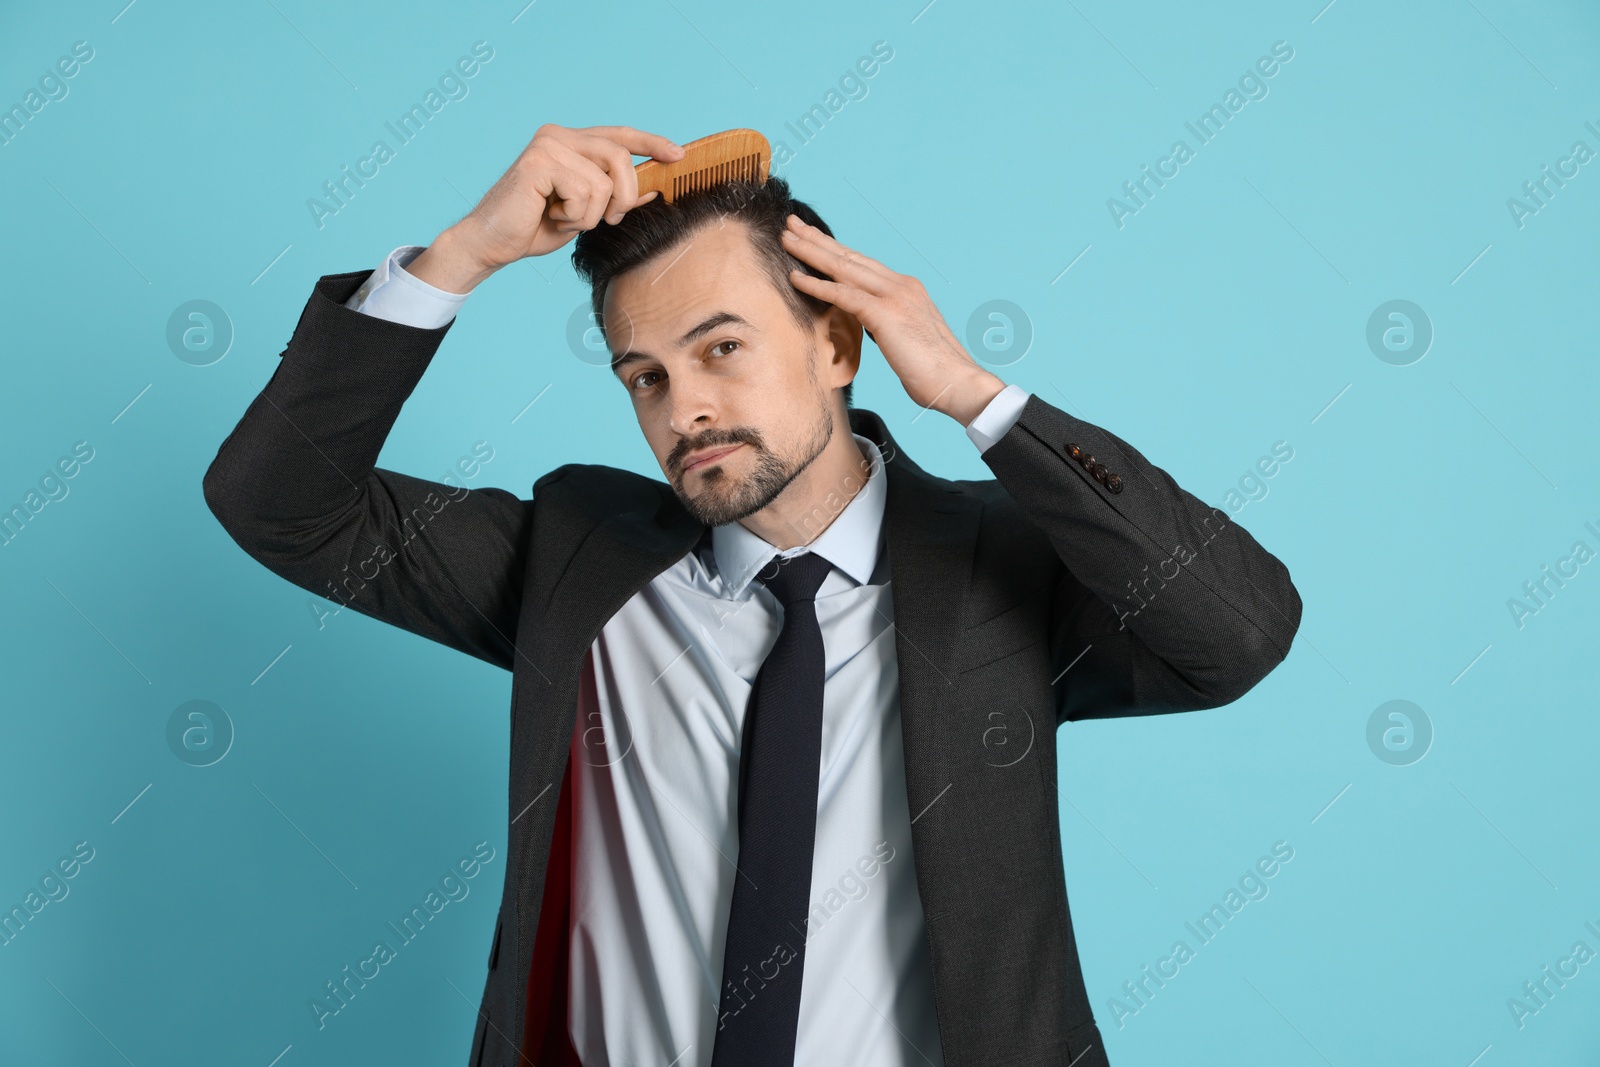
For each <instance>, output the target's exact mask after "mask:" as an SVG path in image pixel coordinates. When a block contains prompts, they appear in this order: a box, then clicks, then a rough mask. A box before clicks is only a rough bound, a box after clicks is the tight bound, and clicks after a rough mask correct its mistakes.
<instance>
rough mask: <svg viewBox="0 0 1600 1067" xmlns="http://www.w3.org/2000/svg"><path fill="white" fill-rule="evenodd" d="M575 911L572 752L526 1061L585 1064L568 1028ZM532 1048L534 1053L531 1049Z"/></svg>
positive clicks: (544, 908) (531, 981) (542, 919)
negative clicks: (569, 981) (569, 965)
mask: <svg viewBox="0 0 1600 1067" xmlns="http://www.w3.org/2000/svg"><path fill="white" fill-rule="evenodd" d="M571 915H572V751H571V750H570V749H569V750H568V752H567V767H566V770H565V772H564V773H563V775H562V778H561V799H560V801H558V802H557V805H556V825H555V832H554V833H553V834H552V835H551V838H550V857H549V861H548V863H547V864H546V866H545V874H544V899H543V903H542V905H541V907H540V909H539V929H538V932H537V933H536V934H535V935H534V940H533V965H532V967H531V968H530V969H529V971H528V1001H527V1025H526V1026H525V1028H524V1034H523V1041H522V1050H521V1052H522V1057H521V1058H522V1062H523V1063H524V1064H530V1065H537V1067H583V1061H582V1060H580V1059H578V1051H577V1049H575V1048H573V1047H572V1039H571V1036H570V1035H569V1034H568V1033H567V986H568V956H569V952H570V945H571V922H570V919H571ZM530 1053H531V1054H530Z"/></svg>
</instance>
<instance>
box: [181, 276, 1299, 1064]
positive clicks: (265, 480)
mask: <svg viewBox="0 0 1600 1067" xmlns="http://www.w3.org/2000/svg"><path fill="white" fill-rule="evenodd" d="M368 273H370V272H367V271H361V272H357V273H352V274H339V275H329V276H326V277H324V278H322V279H321V280H319V281H318V283H317V285H316V287H315V290H314V291H313V293H312V296H311V298H310V300H309V302H308V303H307V304H306V307H305V310H304V311H303V313H302V314H301V316H300V321H299V323H298V325H297V326H296V328H295V331H294V335H293V337H292V338H291V339H290V341H289V344H288V347H287V348H286V349H285V350H284V351H283V352H282V353H281V357H280V361H279V363H278V366H277V367H276V369H275V371H274V373H273V376H272V379H271V380H270V381H269V382H268V383H267V385H266V386H265V387H264V388H263V390H262V392H261V395H260V396H258V397H257V398H256V399H255V400H254V401H253V402H252V403H251V404H250V407H249V408H248V410H246V412H245V414H244V417H243V418H242V419H241V420H240V422H239V425H238V426H237V428H235V429H234V431H233V432H232V433H231V434H230V435H229V436H228V438H227V440H225V441H224V442H223V443H222V446H221V448H220V449H219V451H218V453H217V456H216V459H215V460H214V461H213V462H212V464H211V466H210V469H209V470H208V471H207V472H206V476H205V482H204V489H205V498H206V502H207V503H208V505H209V506H210V508H211V510H212V512H213V513H214V514H215V515H216V517H217V519H218V521H219V522H220V523H221V524H222V526H223V527H224V529H226V530H227V532H228V533H229V535H230V536H232V537H233V539H234V540H235V541H236V542H238V544H239V545H240V546H241V547H242V548H243V549H244V550H245V551H246V552H247V553H249V555H250V556H251V557H253V558H254V559H256V560H257V561H259V562H260V563H262V564H263V565H265V566H266V567H268V568H270V569H271V570H272V571H273V572H274V573H276V574H278V575H280V576H282V577H283V578H284V579H286V580H288V581H290V582H293V583H294V584H296V585H298V586H301V587H303V588H305V589H308V590H310V591H311V592H314V593H318V594H321V595H323V596H326V597H329V598H331V599H336V600H339V601H341V602H346V603H348V604H349V605H350V606H351V607H352V608H354V609H356V610H358V611H361V612H363V613H365V614H368V615H371V616H373V617H375V618H378V619H382V620H383V621H385V622H389V623H392V624H394V625H396V626H400V627H403V628H404V629H407V630H410V631H412V632H414V633H417V634H421V635H422V636H424V637H427V638H430V639H432V640H434V641H438V642H441V643H443V644H445V645H448V646H450V647H451V648H455V649H459V650H460V651H462V652H465V653H467V654H469V655H472V656H476V657H478V658H480V659H483V660H486V661H488V662H490V663H494V664H497V665H499V666H501V667H504V668H506V669H507V670H509V671H511V672H512V700H511V746H510V747H511V767H510V778H509V796H508V803H507V809H506V810H507V821H508V826H509V831H508V852H509V857H508V860H507V864H506V875H505V877H506V881H505V887H504V893H503V897H502V900H501V904H500V914H499V920H498V922H497V923H496V926H495V935H494V943H493V945H492V946H491V949H490V953H489V963H488V968H489V972H488V977H487V980H486V983H485V986H484V992H483V1001H482V1004H481V1007H480V1009H479V1018H478V1026H477V1031H476V1033H475V1035H474V1039H473V1047H472V1052H471V1058H470V1060H469V1064H471V1065H478V1064H482V1065H486V1067H487V1065H505V1067H511V1065H513V1064H528V1063H540V1064H547V1065H548V1064H557V1063H563V1062H576V1059H575V1058H574V1057H573V1056H572V1054H571V1050H570V1048H569V1047H568V1046H567V1042H566V1036H565V1031H566V1026H565V1003H566V1001H565V995H566V990H565V973H564V972H565V956H564V944H563V935H564V931H565V921H564V916H565V914H566V911H565V909H566V908H567V907H568V906H569V903H570V902H568V901H566V900H565V898H564V893H565V889H564V887H565V884H566V879H565V878H564V877H561V876H560V875H559V872H561V871H564V869H565V866H564V865H565V864H566V863H567V862H569V855H568V853H567V849H568V848H569V847H570V843H569V842H568V841H567V840H566V835H565V834H564V833H562V832H561V829H564V825H565V823H564V820H561V819H558V818H557V813H558V808H560V807H561V804H560V801H559V798H561V797H562V796H564V795H565V789H564V788H563V783H564V782H565V780H566V774H565V772H566V765H567V760H568V755H569V746H570V741H571V737H572V730H573V725H574V720H575V716H576V709H577V699H578V679H579V671H580V668H581V666H582V663H583V659H584V655H585V653H586V651H587V650H588V648H589V646H590V644H591V643H592V642H593V641H594V639H595V637H596V636H597V635H598V633H599V631H600V628H601V627H602V626H603V625H604V624H605V622H606V621H607V620H608V619H609V618H610V617H611V616H612V615H613V614H614V613H615V612H616V611H617V610H618V609H619V608H621V607H622V605H623V604H624V603H625V602H626V601H627V600H628V599H629V598H630V597H632V596H633V595H634V593H636V592H637V591H638V590H639V589H641V588H642V587H643V586H644V585H646V584H647V583H648V582H649V581H650V580H651V579H652V578H653V577H655V576H656V575H657V574H659V573H661V572H662V571H663V570H665V569H666V568H668V567H670V566H671V565H672V564H673V563H674V562H676V561H677V560H679V559H680V558H681V557H682V556H683V555H684V554H685V553H686V552H688V551H689V550H690V549H691V548H692V547H693V546H694V545H695V544H696V542H697V541H698V540H699V538H700V537H701V536H702V535H703V534H704V533H705V532H706V528H705V527H704V526H702V525H701V524H700V523H698V522H697V521H695V520H694V519H693V518H692V517H691V516H690V515H689V514H688V512H687V511H686V510H685V509H684V507H683V506H682V504H681V502H680V501H679V500H678V499H677V497H676V495H675V494H674V493H673V491H672V489H671V488H670V487H669V486H668V485H667V484H666V483H665V482H663V481H660V480H657V479H654V478H648V477H644V476H642V475H639V474H634V473H631V472H629V471H624V470H618V469H616V468H612V467H606V466H598V465H592V464H582V463H569V464H566V465H564V466H561V467H558V468H556V469H555V470H552V471H550V472H549V473H548V474H545V475H544V476H543V477H541V478H540V479H539V480H538V481H537V482H535V483H534V486H533V492H532V499H529V500H524V499H520V498H519V497H517V496H516V495H514V494H512V493H510V492H507V491H505V490H502V489H495V488H484V489H465V488H461V487H458V486H451V485H446V484H442V483H439V482H432V481H425V480H423V479H420V478H414V477H411V476H409V475H405V474H400V473H397V472H394V471H389V470H384V469H382V468H378V467H376V466H375V465H374V464H375V463H376V460H377V458H378V455H379V451H380V450H381V448H382V446H383V443H384V440H385V438H386V436H387V435H388V433H389V430H390V427H391V426H392V425H393V423H394V420H395V418H396V417H397V416H398V415H399V413H400V409H401V405H402V404H403V403H404V402H405V400H406V398H407V397H408V396H409V395H410V394H411V391H412V389H413V388H414V387H415V386H416V384H417V382H418V380H419V379H420V378H421V376H422V374H423V372H424V370H425V369H426V368H427V366H428V363H429V361H430V360H431V359H432V357H433V354H434V352H435V350H436V349H437V348H438V346H439V344H440V342H441V341H442V340H443V339H444V336H445V334H446V333H447V332H448V331H449V328H450V327H449V325H446V326H443V327H441V328H439V329H436V330H423V329H418V328H415V327H410V326H405V325H401V324H399V323H393V322H388V321H385V320H382V319H378V318H374V317H372V316H368V315H363V314H360V313H358V312H355V311H351V310H350V309H348V308H346V307H344V301H345V300H346V299H347V298H348V297H349V296H350V295H351V294H352V293H353V292H354V291H355V290H356V288H357V287H358V286H359V285H360V284H361V283H362V282H363V281H364V280H365V279H366V277H367V275H368ZM850 426H851V429H853V430H854V431H855V432H857V433H860V434H863V435H865V436H867V437H870V438H871V439H872V440H873V441H875V442H876V443H877V444H878V446H879V448H881V449H882V450H883V453H884V457H885V460H886V464H885V471H886V473H887V477H888V504H887V511H886V514H885V520H884V521H885V523H886V525H887V545H888V553H889V560H890V573H891V578H892V580H893V582H894V610H895V620H894V621H895V630H896V633H895V648H896V655H897V661H898V667H899V677H900V714H901V721H902V731H903V737H904V745H905V770H906V791H907V794H908V796H907V801H908V803H909V806H910V810H911V811H912V812H915V813H919V815H918V817H917V818H916V820H915V822H914V823H913V825H912V828H911V829H912V845H913V854H914V863H915V869H916V879H917V887H918V890H919V893H920V896H921V901H922V908H923V912H924V915H925V917H926V920H927V930H928V945H929V950H930V957H931V961H932V979H933V991H934V999H935V1004H936V1009H937V1014H938V1022H939V1032H940V1041H941V1045H942V1049H943V1053H944V1060H945V1063H946V1064H948V1065H950V1067H978V1065H983V1067H1001V1065H1016V1067H1023V1065H1040V1067H1042V1065H1045V1064H1059V1065H1065V1064H1068V1063H1071V1064H1073V1067H1095V1065H1101V1067H1104V1065H1105V1064H1106V1063H1107V1060H1106V1056H1105V1051H1104V1048H1103V1047H1102V1045H1101V1041H1100V1034H1099V1032H1098V1030H1097V1029H1096V1027H1095V1022H1094V1016H1093V1014H1092V1013H1091V1010H1090V1006H1089V999H1088V996H1087V994H1086V991H1085V989H1084V983H1083V977H1082V973H1081V971H1080V968H1079V961H1078V951H1077V946H1076V943H1075V941H1074V936H1073V928H1072V921H1071V918H1070V915H1069V911H1068V907H1067V895H1066V884H1065V878H1064V868H1063V859H1062V852H1061V840H1060V836H1059V825H1058V813H1059V803H1060V797H1059V795H1058V791H1057V789H1058V787H1057V780H1056V745H1055V732H1056V728H1057V727H1058V726H1060V725H1061V724H1062V723H1063V722H1067V721H1071V720H1077V719H1088V718H1097V717H1103V716H1114V715H1146V714H1154V713H1160V712H1174V711H1185V710H1193V709H1199V708H1215V707H1218V706H1221V705H1224V704H1227V703H1229V702H1230V701H1234V700H1237V699H1238V698H1239V697H1241V696H1242V695H1244V694H1245V693H1246V692H1248V691H1249V690H1250V689H1251V687H1252V686H1254V685H1255V684H1256V683H1257V682H1258V681H1260V680H1261V679H1262V678H1263V677H1264V676H1265V675H1266V674H1267V673H1268V672H1269V671H1271V670H1272V669H1273V667H1274V666H1276V665H1277V664H1278V663H1279V662H1280V661H1281V660H1282V659H1283V658H1284V656H1285V655H1286V654H1287V653H1288V651H1289V645H1290V642H1291V641H1292V639H1293V637H1294V634H1295V631H1296V629H1297V628H1298V626H1299V622H1300V608H1301V605H1300V597H1299V595H1298V593H1297V592H1296V591H1295V588H1294V585H1293V583H1292V582H1291V581H1290V578H1289V572H1288V570H1287V568H1285V567H1284V565H1283V564H1282V563H1281V562H1279V560H1278V559H1277V558H1276V557H1274V556H1273V555H1272V554H1271V553H1269V552H1267V551H1266V550H1265V549H1264V548H1262V547H1261V546H1260V545H1259V544H1257V543H1256V541H1255V539H1254V538H1252V537H1251V536H1250V534H1249V533H1248V532H1246V531H1245V530H1244V529H1243V528H1242V527H1240V526H1239V525H1238V524H1237V523H1235V522H1232V521H1230V520H1229V518H1228V516H1227V515H1226V514H1224V513H1223V512H1221V511H1220V510H1217V509H1215V508H1211V507H1208V506H1207V505H1205V504H1203V503H1202V502H1201V501H1200V500H1198V499H1196V498H1195V497H1194V496H1192V495H1190V494H1189V493H1188V492H1186V491H1184V490H1183V489H1181V488H1179V487H1178V485H1177V484H1176V483H1175V482H1174V481H1173V480H1172V478H1171V477H1169V476H1168V475H1167V474H1166V472H1164V471H1163V470H1161V469H1160V468H1158V467H1156V466H1155V465H1154V464H1152V463H1150V461H1149V460H1147V459H1145V457H1144V456H1142V455H1140V454H1139V452H1138V451H1136V450H1135V449H1134V448H1133V447H1132V446H1131V445H1129V444H1128V443H1127V442H1125V441H1123V440H1121V439H1120V438H1118V437H1116V436H1114V435H1112V434H1110V433H1108V432H1106V431H1105V430H1103V429H1101V428H1099V427H1098V426H1094V425H1092V424H1090V423H1087V422H1084V421H1081V420H1079V419H1077V418H1075V417H1073V416H1071V415H1069V414H1067V413H1066V412H1064V411H1061V410H1060V409H1058V408H1056V407H1054V406H1052V405H1050V404H1049V403H1047V402H1045V401H1044V400H1042V399H1040V398H1039V397H1038V396H1032V397H1030V398H1029V400H1028V401H1027V405H1026V407H1024V409H1023V411H1022V415H1021V418H1020V419H1019V421H1018V422H1017V423H1016V425H1015V426H1013V427H1012V428H1011V429H1010V430H1009V431H1008V432H1007V433H1006V435H1005V436H1004V437H1003V438H1001V439H1000V440H999V441H998V442H996V443H995V444H994V445H992V446H991V447H990V448H989V449H988V450H987V451H985V452H984V453H983V460H984V462H985V463H986V464H988V466H989V469H990V470H992V471H993V472H994V474H995V477H994V478H993V479H987V480H982V481H965V480H963V481H951V480H948V479H945V478H940V477H938V476H937V475H934V474H930V473H928V472H926V471H924V470H922V468H920V467H918V466H917V465H916V464H915V463H913V462H912V461H911V458H910V457H909V456H907V455H906V454H905V453H904V452H903V451H901V450H900V448H899V447H898V446H897V445H896V444H895V441H894V439H893V437H891V436H890V434H889V431H888V429H887V428H886V427H885V426H884V424H883V421H882V420H881V419H879V418H878V416H877V415H875V414H873V413H872V412H871V411H866V410H862V409H859V408H856V409H852V410H851V412H850ZM374 669H377V665H374ZM552 787H554V788H552ZM558 826H559V828H558ZM547 887H548V888H549V889H550V890H551V891H550V892H547ZM552 893H553V894H554V896H552ZM519 1050H522V1051H523V1052H524V1056H523V1057H522V1058H520V1059H519V1056H518V1051H519ZM670 1058H671V1056H670V1053H668V1052H667V1050H663V1062H665V1061H666V1060H667V1059H670Z"/></svg>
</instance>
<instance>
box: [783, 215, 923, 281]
mask: <svg viewBox="0 0 1600 1067" xmlns="http://www.w3.org/2000/svg"><path fill="white" fill-rule="evenodd" d="M784 232H785V233H793V234H796V235H797V236H799V237H800V239H801V240H802V241H805V242H808V243H810V244H813V245H815V246H816V247H818V248H820V249H822V250H823V251H824V252H831V253H833V254H834V255H836V256H838V257H839V258H840V261H841V262H845V263H854V264H860V265H861V266H863V267H866V268H867V269H868V270H871V271H873V272H874V273H876V274H879V275H881V276H882V277H884V278H886V279H888V280H891V281H893V280H895V279H897V278H899V277H900V275H899V274H897V273H896V272H894V271H892V270H890V269H889V268H888V267H886V266H884V265H883V264H882V263H879V262H878V261H877V260H875V259H873V258H872V257H871V256H867V255H862V254H861V253H860V252H857V251H856V250H855V249H853V248H851V247H850V246H848V245H845V244H842V243H841V242H840V241H838V240H837V239H835V238H833V237H830V236H829V235H828V234H827V233H825V232H824V231H822V230H820V229H818V228H817V227H815V226H812V225H811V224H810V223H808V222H806V221H805V220H804V219H802V218H800V216H798V215H790V216H789V220H788V222H787V224H786V225H785V227H784Z"/></svg>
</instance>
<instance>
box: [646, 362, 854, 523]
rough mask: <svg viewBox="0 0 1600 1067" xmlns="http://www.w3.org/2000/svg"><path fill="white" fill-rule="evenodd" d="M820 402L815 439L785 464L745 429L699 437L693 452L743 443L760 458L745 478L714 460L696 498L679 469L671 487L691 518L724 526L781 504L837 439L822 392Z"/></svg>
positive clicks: (814, 429)
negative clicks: (781, 498)
mask: <svg viewBox="0 0 1600 1067" xmlns="http://www.w3.org/2000/svg"><path fill="white" fill-rule="evenodd" d="M816 398H817V406H816V410H817V414H818V418H817V421H816V422H815V423H814V424H813V428H812V434H811V438H810V440H808V441H807V442H806V444H805V445H804V446H803V447H802V448H801V450H800V454H799V455H798V456H796V457H794V458H792V459H789V460H785V459H784V458H783V457H782V456H778V455H776V454H774V453H773V452H772V451H771V450H769V449H768V448H767V447H766V445H765V444H763V443H762V440H761V434H760V433H759V432H757V431H756V430H753V429H747V428H745V427H742V426H741V427H737V428H735V429H732V430H716V431H710V432H708V433H706V434H705V435H703V436H702V437H700V438H697V439H696V441H695V443H694V445H693V446H691V447H692V449H701V448H717V447H720V446H722V445H733V444H744V445H747V446H748V447H749V448H751V449H752V450H754V452H755V455H756V459H755V468H754V469H753V470H752V471H751V472H750V473H749V474H747V475H745V476H744V477H743V478H742V479H738V478H736V477H735V476H734V475H732V474H730V473H728V470H727V468H725V467H723V466H720V465H719V462H720V461H719V462H714V463H713V464H712V465H711V466H709V467H707V468H706V469H705V470H704V471H703V472H702V473H700V474H699V478H700V482H701V490H700V495H699V496H696V497H690V496H688V495H687V494H686V493H685V492H684V489H683V482H684V474H683V472H682V470H681V469H680V470H679V472H678V474H677V475H675V476H674V477H673V479H672V488H673V491H674V492H676V493H677V494H678V499H679V500H681V501H683V506H684V507H685V508H687V509H688V511H689V514H691V515H693V516H694V517H695V518H696V519H698V520H700V521H701V522H703V523H705V524H706V525H707V526H722V525H724V524H726V523H730V522H738V521H739V520H740V519H742V518H745V517H746V516H748V515H754V514H755V513H756V512H758V511H760V510H761V509H762V508H764V507H766V506H767V505H768V504H770V503H772V502H773V501H774V500H776V499H777V498H778V494H779V493H781V492H783V491H784V490H785V489H786V488H788V486H789V483H790V482H792V481H794V480H795V478H797V477H799V475H800V472H801V471H803V470H805V469H806V468H807V467H809V466H810V465H811V463H812V461H813V460H815V459H816V458H817V457H818V456H820V455H821V454H822V450H823V449H824V448H826V447H827V445H828V442H829V441H830V440H832V439H833V409H832V407H830V406H829V404H828V402H827V397H826V396H825V395H824V394H823V393H822V392H821V391H820V390H819V391H818V392H817V393H816ZM685 451H688V450H685Z"/></svg>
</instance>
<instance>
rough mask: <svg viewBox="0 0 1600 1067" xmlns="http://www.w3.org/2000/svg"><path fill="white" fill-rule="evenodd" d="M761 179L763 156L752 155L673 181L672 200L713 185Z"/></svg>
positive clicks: (692, 172)
mask: <svg viewBox="0 0 1600 1067" xmlns="http://www.w3.org/2000/svg"><path fill="white" fill-rule="evenodd" d="M760 177H761V156H760V154H759V153H751V154H750V155H747V156H741V157H739V158H738V159H732V160H729V161H728V162H726V163H718V164H717V165H716V166H712V167H705V168H703V169H701V170H695V171H690V172H689V173H688V174H681V175H679V176H678V177H676V178H674V179H672V199H674V200H676V199H677V198H678V197H680V196H684V195H686V194H688V193H695V192H699V191H700V190H702V189H709V188H711V187H712V186H713V185H719V184H721V183H722V182H730V181H759V180H760Z"/></svg>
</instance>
